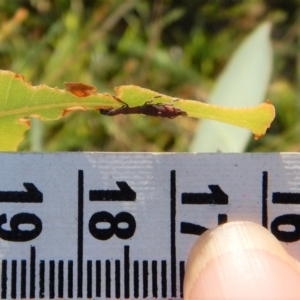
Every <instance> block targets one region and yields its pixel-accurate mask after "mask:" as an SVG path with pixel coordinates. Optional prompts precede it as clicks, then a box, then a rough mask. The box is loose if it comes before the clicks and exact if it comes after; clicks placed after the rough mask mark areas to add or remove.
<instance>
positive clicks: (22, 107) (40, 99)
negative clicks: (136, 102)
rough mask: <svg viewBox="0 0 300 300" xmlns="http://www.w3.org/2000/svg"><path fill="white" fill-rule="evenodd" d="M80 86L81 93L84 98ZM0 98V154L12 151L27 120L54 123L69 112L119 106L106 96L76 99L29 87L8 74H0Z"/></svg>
mask: <svg viewBox="0 0 300 300" xmlns="http://www.w3.org/2000/svg"><path fill="white" fill-rule="evenodd" d="M84 86H85V85H82V88H83V91H82V93H84V92H86V93H87V94H88V93H89V92H88V91H85V90H84ZM86 87H88V86H86ZM0 95H1V98H0V150H1V151H14V150H16V148H17V146H18V144H19V143H20V142H21V140H22V138H23V135H24V132H25V131H26V130H27V129H28V125H29V123H30V122H29V118H30V117H36V118H40V119H43V120H56V119H59V118H61V117H62V116H64V115H65V114H66V113H68V112H71V111H73V110H86V109H97V108H100V107H112V108H113V107H116V106H119V104H118V102H116V101H115V99H114V98H113V97H112V96H111V95H108V94H91V95H85V96H84V94H83V95H81V97H79V96H76V95H75V94H72V93H71V92H70V91H67V90H59V89H58V88H49V87H47V86H44V85H40V86H31V85H30V84H29V83H26V82H25V81H24V78H23V77H22V76H20V75H17V74H15V73H12V72H9V71H0Z"/></svg>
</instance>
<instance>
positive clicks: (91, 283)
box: [86, 260, 93, 298]
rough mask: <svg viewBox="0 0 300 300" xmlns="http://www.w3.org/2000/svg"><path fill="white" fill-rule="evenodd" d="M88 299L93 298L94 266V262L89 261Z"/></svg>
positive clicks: (87, 267)
mask: <svg viewBox="0 0 300 300" xmlns="http://www.w3.org/2000/svg"><path fill="white" fill-rule="evenodd" d="M86 269H87V297H88V298H92V297H93V292H92V291H93V290H92V288H93V286H92V285H93V275H92V274H93V265H92V261H91V260H88V261H87V266H86Z"/></svg>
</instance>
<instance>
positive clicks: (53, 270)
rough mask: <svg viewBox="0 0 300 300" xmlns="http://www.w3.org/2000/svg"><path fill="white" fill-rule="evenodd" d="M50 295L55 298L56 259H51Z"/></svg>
mask: <svg viewBox="0 0 300 300" xmlns="http://www.w3.org/2000/svg"><path fill="white" fill-rule="evenodd" d="M49 296H50V299H54V298H55V261H54V260H50V261H49Z"/></svg>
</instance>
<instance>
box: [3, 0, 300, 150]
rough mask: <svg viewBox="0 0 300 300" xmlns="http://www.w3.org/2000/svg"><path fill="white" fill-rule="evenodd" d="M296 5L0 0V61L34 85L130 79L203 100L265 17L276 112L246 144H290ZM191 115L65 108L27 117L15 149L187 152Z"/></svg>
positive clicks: (296, 108)
mask: <svg viewBox="0 0 300 300" xmlns="http://www.w3.org/2000/svg"><path fill="white" fill-rule="evenodd" d="M299 4H300V3H299V1H296V0H290V1H284V0H281V1H280V0H278V1H266V0H265V1H263V0H251V1H229V0H224V1H211V0H206V1H204V0H202V1H190V0H182V1H163V0H161V1H160V0H157V1H145V0H138V1H137V0H127V1H121V0H108V1H83V0H73V1H66V0H52V1H50V0H31V1H25V0H23V1H5V0H0V22H1V26H0V69H4V70H5V69H6V70H11V71H13V72H15V73H18V74H22V75H24V77H25V78H26V80H27V81H30V82H32V84H33V85H38V84H46V85H48V86H51V87H54V86H57V87H59V88H63V82H66V81H67V82H83V83H86V84H90V85H93V86H96V87H97V90H98V92H100V93H101V92H104V93H105V92H109V93H113V87H115V86H120V85H127V84H134V85H139V86H142V87H145V88H148V89H151V90H154V91H157V92H160V93H163V94H166V95H170V96H174V97H178V98H182V99H195V100H199V101H206V100H207V97H208V95H209V94H210V92H211V90H212V89H213V87H214V85H215V80H216V79H217V78H218V75H219V74H220V73H221V71H222V70H223V68H224V67H225V66H226V64H227V62H228V61H229V59H230V57H231V55H232V53H233V52H234V51H235V49H237V48H238V46H239V45H240V44H241V42H242V41H243V40H244V39H245V38H246V37H247V36H248V35H249V34H250V33H251V32H252V31H253V30H254V29H255V28H256V27H257V26H258V25H259V24H261V23H262V22H263V21H265V20H268V21H271V22H272V23H273V30H272V42H273V49H274V53H275V60H274V66H273V76H272V81H271V83H270V85H269V90H268V93H267V95H266V96H265V99H270V100H271V102H272V103H273V104H274V105H275V107H276V113H277V118H276V119H275V121H274V122H273V124H272V127H271V128H270V129H269V130H268V132H267V134H266V136H264V137H263V138H262V139H260V140H259V141H254V139H251V140H250V144H249V145H248V148H247V149H246V151H298V150H299V149H300V141H299V138H298V136H299V134H300V118H299V115H300V104H299V103H300V102H299V99H297V97H298V94H299V90H300V89H299V82H300V78H299V74H300V72H299V66H300V64H299V63H298V61H299V54H300V49H299V43H298V35H299V33H298V32H300V31H299V26H300V22H299V21H300V19H299V15H300V14H299V12H300V11H299V7H300V5H299ZM241 101H242V100H241ZM242 104H243V103H242V102H241V105H242ZM242 106H247V105H242ZM197 124H198V120H197V119H193V118H178V119H175V120H168V119H159V118H153V117H142V116H139V115H134V116H122V115H121V116H117V117H114V118H108V117H105V116H101V115H99V113H98V112H74V113H72V114H68V115H66V116H65V117H64V118H63V119H61V120H58V121H49V122H41V121H37V120H35V121H33V122H32V125H33V127H32V129H31V130H30V131H29V132H28V134H27V138H26V139H25V140H24V142H23V143H22V144H21V145H20V147H19V149H20V150H25V151H28V150H42V151H62V150H63V151H64V150H66V151H82V150H84V151H187V150H188V149H189V145H190V144H191V141H192V139H193V136H194V133H195V130H196V127H197ZM204 142H205V141H204Z"/></svg>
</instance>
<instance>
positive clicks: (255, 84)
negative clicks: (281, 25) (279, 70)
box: [190, 23, 272, 152]
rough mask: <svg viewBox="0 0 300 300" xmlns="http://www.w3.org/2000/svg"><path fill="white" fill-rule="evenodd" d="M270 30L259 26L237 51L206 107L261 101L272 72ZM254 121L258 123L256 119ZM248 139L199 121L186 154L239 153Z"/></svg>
mask: <svg viewBox="0 0 300 300" xmlns="http://www.w3.org/2000/svg"><path fill="white" fill-rule="evenodd" d="M270 30H271V25H270V23H263V24H262V25H261V26H259V27H258V28H257V29H256V30H255V31H254V32H253V33H252V34H251V35H250V36H249V37H248V38H247V39H246V40H245V41H244V42H243V44H242V45H241V46H240V47H239V48H238V49H237V51H236V52H235V53H234V55H233V57H232V59H231V60H230V62H229V63H228V65H227V66H226V68H225V70H224V71H223V73H222V74H221V76H220V77H219V79H218V81H217V83H216V86H215V88H214V90H213V92H212V93H211V95H210V97H209V99H208V103H211V104H215V105H222V106H226V107H244V106H246V107H250V106H254V105H257V104H259V103H261V102H263V101H264V97H265V93H266V90H267V86H268V83H269V80H270V76H271V69H272V48H271V43H270ZM257 117H258V116H257ZM257 121H261V119H260V118H259V117H258V118H257ZM242 127H243V126H242ZM258 135H259V134H258ZM249 138H250V133H249V132H248V131H246V130H244V129H241V128H237V127H233V126H230V125H224V124H221V123H218V122H213V121H209V120H201V121H200V122H199V126H198V129H197V130H196V133H195V137H194V140H193V142H192V145H191V148H190V150H191V151H196V152H215V151H217V150H221V151H222V152H242V151H244V149H245V147H246V145H247V143H248V141H249Z"/></svg>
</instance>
